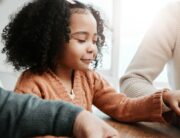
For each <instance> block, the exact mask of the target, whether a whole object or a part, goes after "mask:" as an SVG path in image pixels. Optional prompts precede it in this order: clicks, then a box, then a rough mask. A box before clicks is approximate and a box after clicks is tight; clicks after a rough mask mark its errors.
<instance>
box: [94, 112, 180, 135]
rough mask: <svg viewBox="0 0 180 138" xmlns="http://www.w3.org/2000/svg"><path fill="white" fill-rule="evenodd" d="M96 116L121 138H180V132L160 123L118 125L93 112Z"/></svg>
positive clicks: (116, 122) (118, 123) (106, 117)
mask: <svg viewBox="0 0 180 138" xmlns="http://www.w3.org/2000/svg"><path fill="white" fill-rule="evenodd" d="M95 114H96V115H97V116H99V117H100V118H101V119H103V120H105V121H106V122H107V123H108V124H109V125H111V126H112V127H114V128H115V129H116V130H117V131H118V132H119V135H120V137H121V138H180V130H179V129H177V128H175V127H173V126H167V125H164V124H160V123H149V122H140V123H131V124H128V123H120V122H118V121H115V120H113V119H111V118H109V117H108V116H106V115H104V114H102V113H100V112H95Z"/></svg>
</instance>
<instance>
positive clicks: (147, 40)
mask: <svg viewBox="0 0 180 138" xmlns="http://www.w3.org/2000/svg"><path fill="white" fill-rule="evenodd" d="M179 13H180V2H178V3H171V4H170V5H168V6H167V7H166V8H165V9H163V10H162V12H161V13H160V15H159V16H158V18H157V19H156V21H155V22H154V24H153V25H152V26H151V28H150V29H149V31H148V32H147V33H146V35H145V37H144V39H143V40H142V42H141V44H140V47H139V49H138V51H137V53H136V54H135V56H134V58H133V60H132V61H131V63H130V65H129V67H128V68H127V70H126V73H125V75H124V76H122V78H121V80H120V87H121V91H123V92H124V93H125V94H126V95H128V96H129V97H137V96H142V95H148V94H151V93H154V92H156V91H157V88H155V87H154V86H153V84H152V82H153V80H154V79H155V78H156V77H157V76H158V75H159V74H160V72H161V71H162V70H163V68H164V66H165V64H166V63H168V61H169V60H170V59H171V58H172V56H173V49H174V46H175V44H176V39H177V33H178V29H177V27H180V26H179V23H180V18H179Z"/></svg>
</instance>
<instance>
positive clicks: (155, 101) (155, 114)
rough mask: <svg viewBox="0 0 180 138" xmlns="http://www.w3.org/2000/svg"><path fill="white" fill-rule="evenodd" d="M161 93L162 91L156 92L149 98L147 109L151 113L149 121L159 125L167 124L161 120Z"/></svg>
mask: <svg viewBox="0 0 180 138" xmlns="http://www.w3.org/2000/svg"><path fill="white" fill-rule="evenodd" d="M162 93H163V91H159V92H156V93H154V94H153V95H152V97H151V98H150V100H151V105H150V106H151V107H153V108H151V107H150V108H149V109H150V110H151V111H150V112H151V117H150V118H151V120H152V121H156V122H161V123H167V122H166V121H165V119H164V118H163V115H162V113H163V111H162V109H163V99H162Z"/></svg>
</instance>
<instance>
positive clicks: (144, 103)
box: [93, 74, 164, 122]
mask: <svg viewBox="0 0 180 138" xmlns="http://www.w3.org/2000/svg"><path fill="white" fill-rule="evenodd" d="M93 99H94V100H93V103H94V105H95V106H97V107H98V108H99V109H100V110H101V111H103V112H104V113H106V114H108V115H110V116H111V117H112V118H115V119H116V120H119V121H122V122H137V121H157V122H164V119H163V117H162V92H157V93H154V94H152V95H149V96H144V97H139V98H128V97H127V96H125V95H124V94H122V93H117V92H116V91H115V90H114V89H113V88H112V87H111V86H110V85H109V84H108V82H106V81H105V80H104V79H103V78H102V77H101V76H100V75H98V74H95V82H94V98H93Z"/></svg>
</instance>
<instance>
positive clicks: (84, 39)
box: [71, 34, 87, 43]
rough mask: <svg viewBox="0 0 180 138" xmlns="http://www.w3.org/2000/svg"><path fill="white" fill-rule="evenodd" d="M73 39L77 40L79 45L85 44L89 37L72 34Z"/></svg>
mask: <svg viewBox="0 0 180 138" xmlns="http://www.w3.org/2000/svg"><path fill="white" fill-rule="evenodd" d="M71 39H74V40H77V41H78V42H79V43H85V42H86V41H87V36H86V35H85V34H72V35H71Z"/></svg>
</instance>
